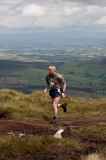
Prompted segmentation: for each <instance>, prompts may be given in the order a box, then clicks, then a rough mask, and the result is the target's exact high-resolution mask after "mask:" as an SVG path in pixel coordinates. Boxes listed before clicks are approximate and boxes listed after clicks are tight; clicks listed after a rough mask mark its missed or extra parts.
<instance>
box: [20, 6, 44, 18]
mask: <svg viewBox="0 0 106 160" xmlns="http://www.w3.org/2000/svg"><path fill="white" fill-rule="evenodd" d="M45 12H46V11H45V8H44V7H42V6H39V5H36V4H29V5H26V6H25V7H24V8H23V10H22V14H23V15H24V16H37V17H39V16H44V15H45Z"/></svg>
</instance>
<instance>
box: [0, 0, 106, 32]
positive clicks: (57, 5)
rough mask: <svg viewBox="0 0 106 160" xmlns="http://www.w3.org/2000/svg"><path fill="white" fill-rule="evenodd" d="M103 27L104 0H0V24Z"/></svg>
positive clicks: (13, 25) (14, 25) (104, 15)
mask: <svg viewBox="0 0 106 160" xmlns="http://www.w3.org/2000/svg"><path fill="white" fill-rule="evenodd" d="M72 26H77V27H79V26H96V27H104V28H105V27H106V0H0V28H9V29H12V28H19V29H20V28H21V29H22V28H35V29H36V28H62V27H72Z"/></svg>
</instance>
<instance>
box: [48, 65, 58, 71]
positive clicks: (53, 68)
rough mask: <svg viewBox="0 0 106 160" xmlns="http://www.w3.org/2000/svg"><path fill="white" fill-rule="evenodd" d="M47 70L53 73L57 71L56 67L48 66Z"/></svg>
mask: <svg viewBox="0 0 106 160" xmlns="http://www.w3.org/2000/svg"><path fill="white" fill-rule="evenodd" d="M48 69H50V70H52V71H54V72H56V70H57V69H56V66H49V67H48Z"/></svg>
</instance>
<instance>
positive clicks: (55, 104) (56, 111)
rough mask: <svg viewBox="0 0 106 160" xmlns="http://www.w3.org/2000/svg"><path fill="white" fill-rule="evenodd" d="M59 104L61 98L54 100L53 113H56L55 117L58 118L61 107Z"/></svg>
mask: <svg viewBox="0 0 106 160" xmlns="http://www.w3.org/2000/svg"><path fill="white" fill-rule="evenodd" d="M59 102H60V97H56V98H54V99H53V103H52V105H53V111H54V116H55V117H57V116H58V107H59Z"/></svg>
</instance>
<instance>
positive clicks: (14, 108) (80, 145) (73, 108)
mask: <svg viewBox="0 0 106 160" xmlns="http://www.w3.org/2000/svg"><path fill="white" fill-rule="evenodd" d="M62 102H67V103H68V113H67V114H64V113H63V112H62V110H60V113H59V114H60V117H61V118H62V119H63V120H71V121H73V122H75V124H76V125H79V123H77V121H83V123H81V124H80V127H78V128H71V134H70V136H69V137H68V136H66V137H64V138H63V139H61V140H57V139H54V138H53V136H50V135H48V136H40V135H25V136H24V137H22V138H20V137H19V136H18V135H7V134H6V135H1V136H0V160H5V159H6V160H14V159H16V160H27V159H28V160H35V159H39V160H44V159H45V160H49V159H56V156H57V158H58V159H61V160H80V159H79V157H80V156H81V155H82V154H86V153H87V152H88V151H92V147H94V149H95V150H96V151H97V152H100V153H101V152H102V154H105V153H106V125H105V122H102V123H99V122H98V121H97V122H96V120H98V118H99V119H104V118H105V117H106V98H98V99H92V98H89V99H85V98H81V97H67V98H65V99H63V100H62ZM2 112H5V113H7V118H8V119H12V120H19V121H23V120H26V122H27V121H30V120H36V119H38V120H41V121H42V122H43V121H45V120H46V121H47V119H50V118H51V116H52V108H51V101H50V98H49V96H48V95H47V94H46V95H45V94H44V93H43V92H33V93H32V94H29V95H28V94H24V93H22V92H17V91H15V90H1V91H0V113H2ZM90 120H93V122H94V124H92V123H90V125H89V123H88V122H89V121H90ZM87 123H88V125H86V124H87ZM95 124H96V125H95ZM48 127H49V123H48ZM94 144H95V145H96V146H95V145H94ZM93 145H94V146H93Z"/></svg>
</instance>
